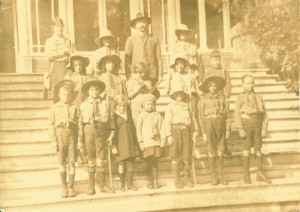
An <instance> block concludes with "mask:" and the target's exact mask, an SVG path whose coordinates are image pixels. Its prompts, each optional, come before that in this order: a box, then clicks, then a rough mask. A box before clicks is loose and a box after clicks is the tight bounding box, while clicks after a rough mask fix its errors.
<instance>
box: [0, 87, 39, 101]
mask: <svg viewBox="0 0 300 212" xmlns="http://www.w3.org/2000/svg"><path fill="white" fill-rule="evenodd" d="M24 98H25V99H32V98H40V99H42V98H43V89H39V90H38V89H33V90H32V89H27V90H25V89H24V90H10V91H0V100H1V101H2V100H6V99H24Z"/></svg>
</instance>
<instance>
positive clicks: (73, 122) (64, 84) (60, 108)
mask: <svg viewBox="0 0 300 212" xmlns="http://www.w3.org/2000/svg"><path fill="white" fill-rule="evenodd" d="M75 86H76V83H75V82H73V81H71V80H62V81H59V82H58V83H56V85H55V86H54V95H55V97H57V96H58V98H59V101H58V102H57V103H56V104H54V105H53V106H52V108H51V109H50V116H49V135H50V137H51V140H52V144H53V145H54V146H55V148H56V151H57V156H58V163H59V172H60V178H61V182H62V194H61V197H62V198H66V197H74V196H75V193H74V189H73V185H74V178H75V165H74V163H75V159H76V156H75V155H76V148H77V146H76V145H77V141H76V136H77V135H78V147H79V148H81V146H82V143H81V141H82V135H83V131H82V117H81V114H80V111H79V109H78V108H77V107H76V106H75V105H73V104H71V102H72V98H71V96H72V93H73V90H74V88H75ZM67 163H68V166H69V169H68V172H69V188H68V187H67V182H66V178H67V168H66V166H67Z"/></svg>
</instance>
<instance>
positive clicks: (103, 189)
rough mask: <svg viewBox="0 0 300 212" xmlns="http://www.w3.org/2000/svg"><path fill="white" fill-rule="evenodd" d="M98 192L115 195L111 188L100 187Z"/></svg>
mask: <svg viewBox="0 0 300 212" xmlns="http://www.w3.org/2000/svg"><path fill="white" fill-rule="evenodd" d="M100 191H101V192H104V193H115V191H114V190H113V189H112V188H110V187H109V186H106V185H103V186H100Z"/></svg>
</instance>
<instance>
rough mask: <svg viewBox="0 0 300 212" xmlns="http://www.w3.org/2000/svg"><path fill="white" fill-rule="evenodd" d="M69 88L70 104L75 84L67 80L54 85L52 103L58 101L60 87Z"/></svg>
mask: <svg viewBox="0 0 300 212" xmlns="http://www.w3.org/2000/svg"><path fill="white" fill-rule="evenodd" d="M65 85H67V86H70V88H71V90H72V95H71V98H70V102H72V101H73V100H74V97H75V95H74V89H75V87H76V83H75V82H74V81H72V80H69V79H64V80H61V81H59V82H57V83H56V84H55V85H54V96H53V101H54V102H57V101H59V95H58V93H59V89H60V88H61V87H62V86H65Z"/></svg>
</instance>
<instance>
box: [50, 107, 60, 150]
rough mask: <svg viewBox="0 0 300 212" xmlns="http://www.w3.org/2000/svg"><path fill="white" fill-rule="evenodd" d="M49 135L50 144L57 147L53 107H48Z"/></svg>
mask: <svg viewBox="0 0 300 212" xmlns="http://www.w3.org/2000/svg"><path fill="white" fill-rule="evenodd" d="M48 133H49V137H50V139H51V142H52V145H53V146H55V148H56V151H57V150H58V149H57V138H56V134H55V116H54V107H52V108H51V109H50V112H49V127H48Z"/></svg>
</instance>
